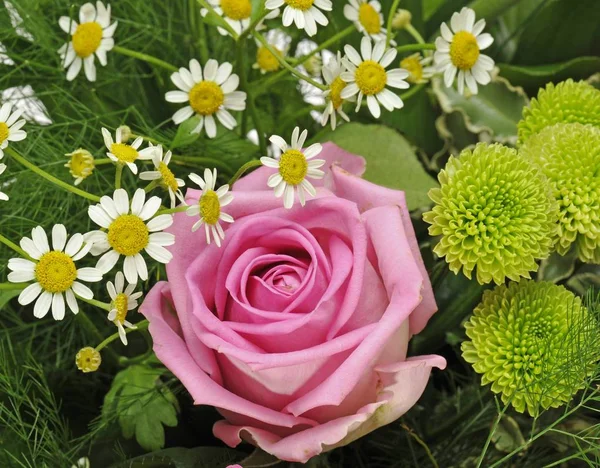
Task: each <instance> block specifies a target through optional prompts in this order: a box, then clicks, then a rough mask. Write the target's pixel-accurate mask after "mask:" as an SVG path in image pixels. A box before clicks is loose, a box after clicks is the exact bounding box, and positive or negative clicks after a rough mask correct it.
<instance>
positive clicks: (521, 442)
mask: <svg viewBox="0 0 600 468" xmlns="http://www.w3.org/2000/svg"><path fill="white" fill-rule="evenodd" d="M492 442H493V443H494V446H495V447H496V449H497V450H499V451H500V452H504V453H511V452H512V451H513V450H518V449H520V448H521V447H524V446H525V439H524V438H523V434H522V433H521V429H519V424H517V421H515V420H514V419H513V418H511V417H510V416H507V415H503V416H502V418H501V419H500V423H499V424H498V426H497V427H496V430H495V431H494V433H493V434H492Z"/></svg>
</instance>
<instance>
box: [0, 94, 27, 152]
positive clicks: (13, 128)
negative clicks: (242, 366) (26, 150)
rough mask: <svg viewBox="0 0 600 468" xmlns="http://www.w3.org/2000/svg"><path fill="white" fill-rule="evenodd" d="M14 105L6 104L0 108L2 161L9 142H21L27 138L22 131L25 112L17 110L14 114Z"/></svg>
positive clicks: (0, 149)
mask: <svg viewBox="0 0 600 468" xmlns="http://www.w3.org/2000/svg"><path fill="white" fill-rule="evenodd" d="M12 108H13V105H12V103H10V102H6V103H4V104H3V105H2V107H0V159H2V158H3V157H4V150H5V149H6V147H7V146H8V142H9V141H21V140H24V139H25V138H27V132H25V130H21V128H22V127H23V125H25V119H20V120H19V117H21V114H22V113H23V111H21V110H20V109H17V110H16V111H14V112H12Z"/></svg>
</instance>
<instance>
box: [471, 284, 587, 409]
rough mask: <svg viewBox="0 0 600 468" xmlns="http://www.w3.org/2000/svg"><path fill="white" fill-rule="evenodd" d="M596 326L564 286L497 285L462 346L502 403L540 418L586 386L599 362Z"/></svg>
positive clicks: (486, 295)
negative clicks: (594, 366) (545, 410)
mask: <svg viewBox="0 0 600 468" xmlns="http://www.w3.org/2000/svg"><path fill="white" fill-rule="evenodd" d="M593 322H594V318H593V317H592V316H591V315H590V314H589V313H588V310H587V309H586V307H584V306H583V305H582V302H581V299H580V298H579V297H577V296H575V295H574V294H573V293H572V292H570V291H568V290H566V289H565V288H563V287H562V286H557V285H555V284H552V283H546V282H542V283H536V282H534V281H521V282H519V283H511V284H510V285H509V286H508V287H506V286H505V285H501V286H497V287H496V288H495V289H494V290H493V291H486V292H485V293H484V295H483V300H482V302H481V303H480V304H479V305H478V306H477V307H476V308H475V310H474V311H473V315H472V316H471V318H470V319H469V321H468V322H467V323H466V324H465V328H466V332H467V336H468V337H469V338H470V341H465V342H463V343H462V352H463V358H464V359H465V360H466V361H467V362H469V363H471V364H472V365H473V369H475V371H476V372H478V373H480V374H482V377H481V383H482V385H487V384H489V383H491V384H492V391H493V392H495V393H500V394H501V395H502V401H503V402H504V403H509V402H510V403H511V404H512V405H513V406H514V407H515V409H516V410H517V411H519V412H521V413H522V412H524V411H525V410H527V412H528V413H529V414H530V415H532V416H536V415H537V414H539V412H540V410H541V409H548V408H556V407H559V406H561V405H562V404H564V403H566V402H568V401H570V399H571V397H572V396H573V394H574V393H575V392H577V391H578V390H580V389H581V388H583V387H584V385H585V380H586V377H587V376H588V375H589V374H590V372H591V371H592V369H593V365H594V362H595V358H596V357H597V352H596V351H595V350H594V349H593V348H595V347H596V346H597V342H596V338H597V336H596V333H597V328H596V327H595V326H594V323H593Z"/></svg>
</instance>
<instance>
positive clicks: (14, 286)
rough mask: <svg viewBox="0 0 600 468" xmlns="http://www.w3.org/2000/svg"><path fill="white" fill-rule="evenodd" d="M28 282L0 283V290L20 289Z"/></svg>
mask: <svg viewBox="0 0 600 468" xmlns="http://www.w3.org/2000/svg"><path fill="white" fill-rule="evenodd" d="M27 286H29V283H0V291H22V290H23V289H25V288H26V287H27Z"/></svg>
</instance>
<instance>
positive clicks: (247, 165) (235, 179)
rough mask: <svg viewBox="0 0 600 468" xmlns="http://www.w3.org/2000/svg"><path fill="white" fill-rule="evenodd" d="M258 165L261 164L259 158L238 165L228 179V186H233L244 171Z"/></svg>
mask: <svg viewBox="0 0 600 468" xmlns="http://www.w3.org/2000/svg"><path fill="white" fill-rule="evenodd" d="M260 166H262V163H261V162H260V160H256V161H248V162H247V163H246V164H244V165H243V166H242V167H240V168H239V169H238V171H237V172H236V173H235V175H234V176H233V177H232V178H231V179H230V180H229V187H233V184H235V183H236V182H237V181H238V179H239V178H240V177H242V176H243V175H244V174H245V173H246V171H248V170H249V169H253V168H255V167H260Z"/></svg>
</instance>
